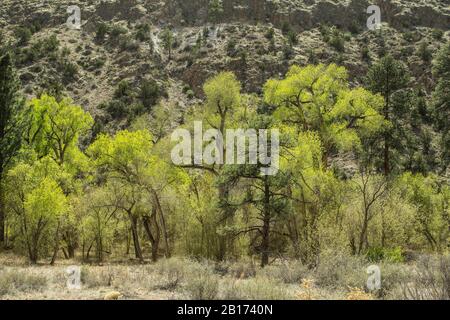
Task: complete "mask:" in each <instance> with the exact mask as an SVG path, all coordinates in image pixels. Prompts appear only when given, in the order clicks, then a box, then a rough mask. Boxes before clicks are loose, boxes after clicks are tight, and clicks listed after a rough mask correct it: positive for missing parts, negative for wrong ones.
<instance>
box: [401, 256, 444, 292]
mask: <svg viewBox="0 0 450 320" xmlns="http://www.w3.org/2000/svg"><path fill="white" fill-rule="evenodd" d="M415 271H416V273H415V274H414V277H412V279H410V281H407V282H404V283H403V288H402V289H403V290H402V298H403V299H410V300H450V256H443V257H440V258H439V259H435V258H433V257H428V256H425V257H422V258H421V259H420V261H419V263H418V265H417V267H416V270H415Z"/></svg>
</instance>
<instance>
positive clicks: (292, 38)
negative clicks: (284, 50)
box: [287, 30, 298, 46]
mask: <svg viewBox="0 0 450 320" xmlns="http://www.w3.org/2000/svg"><path fill="white" fill-rule="evenodd" d="M287 38H288V41H289V44H290V45H291V46H292V45H296V44H297V43H298V39H297V34H296V33H295V32H294V31H292V30H291V31H289V32H288V34H287Z"/></svg>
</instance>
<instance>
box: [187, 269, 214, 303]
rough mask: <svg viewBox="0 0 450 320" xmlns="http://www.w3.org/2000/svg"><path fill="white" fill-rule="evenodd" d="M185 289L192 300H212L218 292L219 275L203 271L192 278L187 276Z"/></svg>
mask: <svg viewBox="0 0 450 320" xmlns="http://www.w3.org/2000/svg"><path fill="white" fill-rule="evenodd" d="M186 290H187V292H188V293H189V295H190V297H191V298H192V299H194V300H214V299H216V298H217V294H218V292H219V277H218V276H217V275H214V274H211V273H208V272H203V273H199V274H198V275H197V276H194V277H193V278H189V279H188V281H187V284H186Z"/></svg>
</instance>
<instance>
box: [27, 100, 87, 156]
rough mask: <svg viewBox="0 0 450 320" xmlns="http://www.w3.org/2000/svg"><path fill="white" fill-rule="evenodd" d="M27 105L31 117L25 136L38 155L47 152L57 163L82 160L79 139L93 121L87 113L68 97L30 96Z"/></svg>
mask: <svg viewBox="0 0 450 320" xmlns="http://www.w3.org/2000/svg"><path fill="white" fill-rule="evenodd" d="M30 108H31V117H32V120H31V125H30V128H29V129H28V131H27V132H26V136H25V140H26V142H27V143H28V144H29V146H30V147H31V148H33V150H34V151H35V152H36V154H37V156H38V157H42V156H44V155H47V154H48V155H50V156H51V157H52V158H53V160H54V161H55V162H56V163H58V164H59V165H63V164H65V163H66V162H67V163H69V164H70V165H76V164H78V163H79V162H80V161H83V159H82V158H83V155H82V154H81V153H80V151H79V149H78V143H79V138H80V136H81V135H84V134H86V133H87V131H88V130H89V129H90V128H91V127H92V125H93V119H92V117H91V116H90V114H89V113H87V112H84V111H83V109H82V108H81V107H80V106H76V105H73V104H72V102H71V101H70V100H69V99H63V100H62V101H61V102H57V101H56V99H55V98H53V97H51V96H47V95H43V96H42V97H41V98H40V99H33V100H32V101H31V103H30Z"/></svg>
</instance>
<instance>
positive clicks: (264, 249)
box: [261, 177, 270, 267]
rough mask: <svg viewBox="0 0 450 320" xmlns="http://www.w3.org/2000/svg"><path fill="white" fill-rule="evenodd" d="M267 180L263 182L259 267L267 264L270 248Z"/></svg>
mask: <svg viewBox="0 0 450 320" xmlns="http://www.w3.org/2000/svg"><path fill="white" fill-rule="evenodd" d="M267 180H268V178H267V177H265V180H264V209H263V210H264V211H263V228H262V241H261V267H265V266H266V265H268V264H269V246H270V189H269V184H268V181H267Z"/></svg>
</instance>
